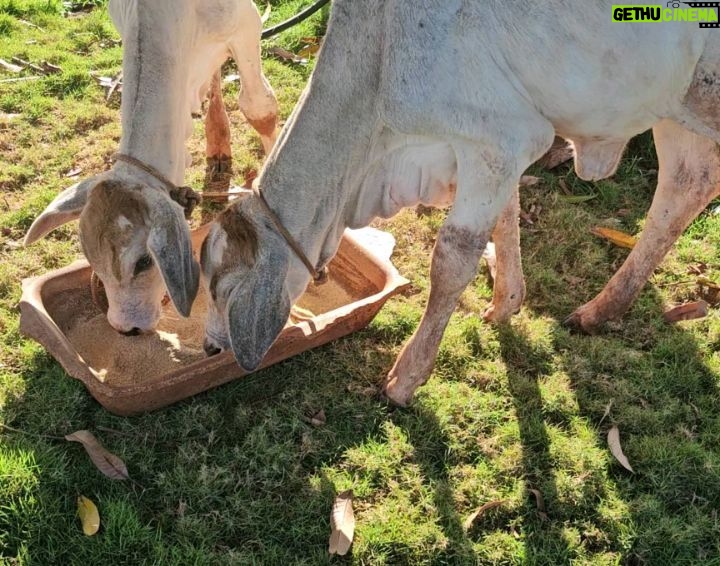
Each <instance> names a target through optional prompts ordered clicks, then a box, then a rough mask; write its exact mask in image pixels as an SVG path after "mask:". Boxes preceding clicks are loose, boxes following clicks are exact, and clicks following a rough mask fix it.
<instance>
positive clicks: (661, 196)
mask: <svg viewBox="0 0 720 566" xmlns="http://www.w3.org/2000/svg"><path fill="white" fill-rule="evenodd" d="M653 135H654V138H655V146H656V148H657V153H658V160H659V165H660V166H659V172H658V186H657V190H656V192H655V196H654V198H653V202H652V205H651V206H650V211H649V212H648V216H647V220H646V222H645V229H644V230H643V232H642V234H641V236H640V239H639V240H638V243H637V244H636V245H635V247H634V249H633V250H632V252H630V255H629V256H628V258H627V259H626V260H625V263H623V265H622V267H620V269H619V270H618V271H617V273H615V275H613V277H612V279H610V281H609V282H608V284H607V285H606V286H605V288H604V289H603V290H602V291H601V292H600V294H599V295H598V296H597V297H595V298H594V299H593V300H592V301H590V302H589V303H587V304H585V305H583V306H582V307H580V308H579V309H577V310H576V311H575V312H574V313H573V314H572V315H571V316H570V317H569V318H568V319H567V321H566V322H567V323H568V324H569V325H571V326H574V327H577V328H579V329H580V330H583V331H585V332H593V331H594V330H595V329H596V328H597V327H598V326H599V325H601V324H602V323H604V322H606V321H607V320H611V319H613V318H617V317H619V316H621V315H622V314H624V313H625V311H626V310H627V309H628V308H629V307H630V305H631V304H632V302H633V301H634V300H635V298H636V297H637V296H638V295H639V294H640V291H641V290H642V288H643V286H644V285H645V283H646V281H647V280H648V279H649V278H650V276H651V275H652V273H653V271H654V270H655V268H656V267H657V266H658V265H659V264H660V262H661V261H662V260H663V258H664V257H665V254H666V253H667V252H668V250H669V249H670V247H671V246H672V245H673V243H674V242H675V240H677V239H678V237H679V236H680V234H682V232H683V230H685V228H687V226H688V225H689V224H690V222H691V221H692V220H693V219H694V218H695V217H696V216H697V215H698V214H699V213H700V212H701V211H702V210H703V209H704V208H705V207H706V206H707V204H708V203H709V202H710V201H711V200H712V199H713V198H715V197H716V196H717V195H718V194H719V193H720V156H719V155H718V146H717V144H715V142H713V141H712V140H710V139H708V138H705V137H702V136H698V135H696V134H693V133H691V132H689V131H688V130H686V129H685V128H683V127H681V126H680V125H678V124H677V123H675V122H672V121H670V120H663V121H662V122H660V123H659V124H657V125H656V126H655V128H653Z"/></svg>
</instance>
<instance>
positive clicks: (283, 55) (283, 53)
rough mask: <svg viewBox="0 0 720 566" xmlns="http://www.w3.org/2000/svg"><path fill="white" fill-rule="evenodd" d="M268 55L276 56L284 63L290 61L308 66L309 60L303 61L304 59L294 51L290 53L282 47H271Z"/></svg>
mask: <svg viewBox="0 0 720 566" xmlns="http://www.w3.org/2000/svg"><path fill="white" fill-rule="evenodd" d="M268 53H270V54H271V55H274V56H275V57H278V58H279V59H283V60H284V61H290V62H292V63H299V64H300V65H306V64H307V59H303V58H302V57H299V56H298V55H296V54H295V53H293V52H292V51H288V50H287V49H283V48H282V47H278V46H275V47H271V48H270V49H268Z"/></svg>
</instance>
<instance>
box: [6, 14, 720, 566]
mask: <svg viewBox="0 0 720 566" xmlns="http://www.w3.org/2000/svg"><path fill="white" fill-rule="evenodd" d="M308 3H309V2H308V1H307V0H305V1H299V0H293V1H287V2H279V1H278V2H274V3H273V10H272V16H271V21H270V22H269V23H268V25H270V23H274V22H278V21H281V20H282V19H284V18H286V17H288V16H289V15H291V14H293V13H295V12H296V11H297V10H298V9H299V8H301V7H303V6H305V5H307V4H308ZM100 4H102V2H101V3H100ZM29 24H34V25H36V26H40V27H41V28H42V29H38V28H36V27H33V26H32V25H29ZM322 31H323V17H322V16H315V17H314V18H313V19H312V20H310V21H309V22H307V23H305V24H303V25H302V26H301V27H299V28H296V29H293V30H291V31H289V32H287V33H286V34H284V35H282V36H280V37H279V38H276V39H273V40H270V41H268V42H265V44H264V47H265V52H266V53H267V48H268V47H269V46H271V45H274V44H277V45H281V46H283V47H286V48H290V49H295V50H296V49H298V48H300V47H301V46H302V45H303V41H302V40H303V38H305V37H313V36H317V35H319V34H321V33H322ZM115 39H116V34H115V32H114V30H113V28H112V26H111V24H110V22H109V20H108V17H107V14H106V12H105V11H104V9H103V8H102V7H101V8H98V9H95V10H92V11H90V12H82V13H81V14H80V15H77V16H73V17H65V16H63V4H62V3H61V2H53V1H51V2H46V1H40V0H35V1H31V0H0V58H3V59H6V60H9V59H10V58H11V57H12V56H13V55H14V56H19V57H21V58H23V59H28V60H31V61H34V62H38V61H42V60H47V61H49V62H51V63H54V64H57V65H59V66H60V67H62V69H63V72H62V73H61V74H59V75H57V76H49V77H46V78H42V79H40V80H37V81H32V82H20V83H0V112H3V113H12V114H19V116H17V117H15V118H13V119H5V118H3V119H2V120H0V190H1V192H0V227H2V230H0V335H1V336H2V340H1V341H0V423H4V425H6V426H9V427H12V429H17V430H19V431H23V432H14V431H13V430H11V429H3V430H0V563H3V564H39V565H47V564H163V565H165V564H178V565H185V564H271V565H272V564H313V565H314V564H324V563H356V564H372V565H375V564H476V563H477V564H548V565H559V564H574V565H581V564H631V565H636V564H638V565H639V564H658V565H683V564H720V524H719V523H718V518H717V512H718V508H719V507H720V417H718V406H719V404H720V403H719V401H720V389H719V387H718V375H719V374H720V354H719V353H718V352H719V350H720V317H719V316H718V313H717V311H716V310H715V309H712V310H711V313H710V315H709V316H708V317H707V318H705V319H703V320H700V321H695V322H689V323H682V324H679V325H677V326H667V325H665V324H664V323H663V321H662V310H663V307H664V305H667V304H669V303H674V302H680V301H684V300H689V299H692V298H696V297H697V296H698V289H697V288H696V287H695V285H693V284H692V279H693V277H692V276H691V275H689V274H688V272H687V268H688V265H690V264H694V263H698V262H705V263H706V264H707V269H708V271H707V273H708V276H709V277H711V278H716V279H717V278H719V277H720V257H719V255H718V251H717V250H718V243H719V240H720V216H718V215H716V214H713V213H712V212H711V211H712V209H713V208H714V207H713V206H711V207H710V208H709V209H708V212H706V213H704V214H703V215H701V217H700V218H698V219H697V220H696V221H695V223H694V224H693V225H692V226H691V227H690V229H689V230H688V231H687V233H686V234H685V235H684V236H683V238H682V239H681V240H680V241H679V242H678V244H677V245H676V246H675V249H674V251H673V252H671V254H670V255H669V256H668V258H667V259H666V261H665V262H664V263H663V264H662V266H660V268H659V269H658V270H657V272H656V274H655V275H654V277H653V279H652V281H651V283H650V284H649V285H648V286H647V287H646V288H645V290H644V292H643V294H642V295H641V297H640V298H639V300H638V301H637V303H636V304H635V306H634V307H633V308H632V310H631V311H630V312H629V313H628V315H627V316H626V317H625V318H624V319H623V320H622V321H619V322H615V323H612V324H610V325H608V326H607V327H606V328H605V329H604V331H603V332H601V333H600V334H599V335H597V336H594V337H585V336H578V335H575V334H571V333H569V332H568V331H567V330H565V329H564V328H563V327H562V326H561V324H560V321H561V320H562V319H563V318H564V316H566V315H567V314H569V313H570V312H571V311H572V309H573V308H574V307H576V306H578V305H580V304H582V303H583V302H585V301H587V300H589V299H590V298H592V296H593V295H594V294H595V293H596V292H597V291H599V290H600V289H601V288H602V287H603V285H604V284H605V282H606V281H607V280H608V278H609V277H610V275H611V274H612V273H613V272H614V270H615V269H616V268H617V267H618V266H619V265H620V263H621V262H622V261H623V260H624V258H625V257H626V255H627V252H626V251H624V250H622V249H619V248H615V247H612V246H611V245H610V244H608V243H605V242H603V241H601V240H599V239H597V238H595V237H594V236H592V235H591V234H590V233H589V228H590V227H591V226H593V225H596V224H602V225H608V226H614V227H617V228H620V229H623V230H625V231H628V232H632V233H637V232H639V231H640V230H641V229H642V224H643V218H644V214H645V212H646V210H647V207H648V206H649V203H650V200H651V198H652V192H653V190H654V184H655V181H656V170H657V162H656V160H655V157H654V152H653V149H652V141H651V138H650V137H649V136H648V135H644V136H641V137H640V138H638V139H637V140H635V141H634V142H633V143H632V144H631V147H630V148H629V151H628V152H627V154H626V156H625V158H624V160H623V163H622V166H621V168H620V171H619V172H618V174H617V175H616V176H615V177H613V178H612V179H610V180H606V181H602V182H599V183H586V182H583V181H580V180H578V179H577V178H576V177H575V175H574V173H573V172H572V171H571V170H570V169H569V168H568V167H567V166H565V167H561V168H560V169H559V170H557V171H554V172H553V173H547V172H541V171H534V174H537V175H540V176H541V177H542V183H541V184H539V185H537V186H534V187H530V188H527V189H525V190H524V192H523V194H522V204H523V208H524V209H525V210H529V209H530V208H531V207H532V205H535V206H536V208H537V207H538V206H539V207H542V211H541V212H540V214H539V216H538V218H537V221H536V222H535V223H534V224H533V225H532V226H524V227H523V234H522V238H523V260H524V264H525V270H526V274H527V287H528V297H527V301H526V304H525V307H524V308H523V310H522V312H521V313H520V314H519V315H518V316H517V317H515V318H514V320H513V321H512V323H511V324H510V325H506V326H501V327H492V326H489V325H486V324H483V323H482V322H481V321H480V319H479V316H478V315H479V313H481V312H482V311H483V310H484V308H485V307H486V306H487V303H488V300H489V299H490V297H491V290H490V287H489V285H488V283H487V277H486V274H485V270H484V269H482V270H481V272H480V274H479V275H478V277H477V279H476V280H475V281H474V282H473V284H471V285H470V287H469V288H468V290H467V292H466V293H465V294H464V295H463V297H462V301H461V305H460V306H459V308H458V310H457V312H456V313H455V315H454V316H453V318H452V320H451V322H450V325H449V327H448V331H447V333H446V335H445V338H444V340H443V343H442V347H441V351H440V354H439V357H438V363H437V367H436V369H435V372H434V374H433V377H432V379H431V380H430V382H429V383H428V384H427V385H426V386H425V387H423V388H422V389H421V390H420V392H419V394H418V397H417V399H416V402H415V403H414V404H413V406H412V407H411V408H409V409H407V410H397V409H392V408H390V407H388V406H386V405H385V404H383V403H382V402H381V401H380V400H379V398H378V395H377V391H378V386H379V384H380V383H381V382H382V380H383V377H384V375H385V373H386V372H387V371H388V369H389V368H390V366H391V364H392V362H393V360H394V358H395V356H396V355H397V354H398V352H399V349H400V347H401V345H402V344H403V342H404V341H405V340H406V339H407V338H408V337H409V336H410V334H411V332H412V330H413V328H414V327H415V325H416V324H417V322H418V320H419V318H420V316H421V314H422V306H423V304H424V301H425V299H426V297H427V291H428V281H429V279H428V264H429V254H430V250H431V249H432V245H433V242H434V238H435V235H436V232H437V229H438V227H439V226H440V225H441V223H442V220H443V218H444V216H445V213H443V212H433V213H431V214H430V215H429V216H426V217H422V218H416V217H415V214H414V213H413V212H405V213H403V214H401V215H399V216H398V217H397V218H396V219H394V220H392V221H390V222H382V223H378V225H379V226H382V227H384V228H385V229H387V230H390V231H391V232H392V233H393V234H394V235H395V237H396V239H397V241H398V246H397V249H396V253H395V257H394V261H395V263H396V264H397V266H398V267H399V269H400V270H401V271H402V272H403V273H404V274H405V275H406V276H408V277H409V278H411V279H412V281H413V283H414V289H415V291H416V293H408V294H407V295H406V296H402V297H398V298H395V299H393V300H391V301H390V302H389V303H388V305H387V306H386V307H385V308H384V309H383V311H382V312H381V313H380V315H379V316H378V317H377V318H376V319H375V321H374V322H373V323H372V324H371V325H370V326H369V327H368V328H367V329H366V330H364V331H361V332H359V333H357V334H354V335H352V336H350V337H348V338H345V339H343V340H339V341H337V342H335V343H333V344H330V345H328V346H325V347H323V348H319V349H317V350H314V351H311V352H307V353H305V354H303V355H300V356H297V357H295V358H293V359H291V360H289V361H286V362H284V363H281V364H278V365H277V366H274V367H273V368H270V369H268V370H265V371H262V372H259V373H258V374H255V375H253V376H251V377H248V378H246V379H243V380H241V381H238V382H235V383H231V384H228V385H226V386H223V387H221V388H220V389H218V390H215V391H211V392H209V393H206V394H203V395H199V396H197V397H195V398H193V399H189V400H187V401H184V402H182V403H179V404H177V405H175V406H173V407H171V408H168V409H165V410H162V411H156V412H154V413H151V414H146V415H142V416H137V417H132V418H121V417H116V416H113V415H111V414H109V413H108V412H107V411H105V410H104V409H102V408H101V407H100V406H99V405H98V404H97V403H96V402H95V401H94V400H93V399H92V398H91V397H90V396H89V395H88V393H87V392H86V391H85V389H84V388H83V386H82V385H81V384H80V383H79V382H77V381H75V380H72V379H70V378H68V376H67V375H66V374H65V373H64V371H63V370H62V368H61V367H60V366H59V365H58V364H57V363H56V362H55V361H53V360H52V359H51V358H50V357H49V356H48V355H47V354H46V353H45V352H44V351H43V350H42V348H40V347H39V346H38V345H37V344H35V343H34V342H32V341H29V340H26V339H24V338H23V337H21V336H20V334H19V330H18V319H19V313H18V309H17V303H18V300H19V298H20V280H21V279H22V278H23V277H28V276H32V275H36V274H39V273H42V272H44V271H46V270H48V269H54V268H57V267H60V266H63V265H66V264H68V263H69V262H70V261H72V260H73V259H74V258H76V257H78V256H79V254H80V249H79V245H78V240H77V236H76V226H74V225H71V226H67V227H64V228H62V229H60V230H58V231H56V232H55V233H53V234H52V235H51V236H50V237H49V238H48V239H46V240H45V241H43V242H40V243H38V244H36V245H34V246H33V247H31V248H29V249H27V250H25V249H22V248H20V247H19V245H18V244H19V242H20V241H21V239H22V236H23V233H24V231H25V230H26V229H27V228H28V226H29V224H30V222H31V221H32V219H33V218H34V217H35V216H36V215H37V214H38V213H39V212H40V211H41V210H42V208H43V207H44V206H45V205H46V204H47V203H48V202H49V200H50V199H51V198H52V197H53V196H54V195H55V194H56V193H57V192H58V191H59V190H60V189H62V188H64V187H65V186H67V185H68V184H70V183H71V182H72V181H71V180H70V179H67V178H65V176H64V175H65V174H66V173H67V172H68V171H70V170H71V169H74V168H77V167H80V168H82V169H83V173H82V175H91V174H94V173H98V172H100V171H102V170H104V169H105V168H106V167H107V166H108V158H109V156H110V155H111V154H112V153H113V152H114V151H115V149H116V147H117V142H118V139H119V135H120V130H119V117H118V102H117V100H116V99H113V100H111V101H110V103H106V102H105V100H104V92H103V91H102V89H101V88H100V87H99V86H98V85H97V83H96V81H95V79H93V78H92V77H91V75H90V71H92V72H93V73H96V74H98V75H104V76H114V75H115V74H116V73H117V72H118V71H119V69H120V66H121V56H122V54H121V47H120V46H119V45H118V44H117V42H116V41H115ZM264 65H265V70H266V72H267V74H268V77H269V80H270V81H271V83H272V84H273V86H274V88H275V89H276V91H277V94H278V97H279V99H280V102H281V108H282V114H283V117H286V116H287V115H288V114H289V112H290V110H291V109H292V106H293V104H294V102H295V100H297V97H298V96H299V93H300V91H301V89H302V87H303V85H304V84H305V81H306V80H307V78H308V76H309V73H310V71H311V67H312V63H311V64H310V65H308V66H306V67H304V66H298V65H289V64H288V63H286V62H282V61H278V60H275V59H272V58H266V59H265V61H264ZM228 71H229V72H230V71H231V65H229V68H228ZM30 73H31V72H30V71H28V72H25V73H24V74H30ZM8 76H9V75H7V74H0V79H3V78H8ZM237 88H238V86H237V84H236V83H232V84H228V85H226V86H225V95H226V103H227V105H228V107H229V109H230V113H231V121H232V123H233V150H234V152H235V156H234V157H235V171H236V177H237V179H238V180H239V181H241V180H242V179H243V177H245V176H246V175H249V174H250V173H251V172H252V171H254V170H256V169H257V168H258V167H259V165H260V160H261V157H262V155H261V151H260V143H259V139H258V138H257V136H256V135H255V133H254V132H252V131H251V130H249V129H248V128H247V127H246V125H245V123H244V120H243V119H242V117H241V116H240V114H239V112H238V109H237V97H236V95H237ZM202 131H203V126H202V121H201V120H198V121H197V122H196V135H194V136H193V138H192V140H191V144H190V147H191V151H192V154H193V157H194V165H193V167H192V169H191V170H190V172H189V175H188V179H189V180H190V181H191V182H192V183H193V184H195V185H199V184H200V183H201V181H202V178H203V169H204V155H203V146H204V140H203V138H202ZM561 180H562V181H563V184H564V185H565V187H567V189H568V190H569V191H571V192H572V194H574V195H594V196H595V198H594V199H592V200H590V201H587V202H583V203H577V204H572V203H569V202H567V200H565V199H563V198H562V196H561V195H562V194H563V188H562V187H561V183H560V181H561ZM688 280H690V281H691V283H689V284H688V283H684V282H687V281H688ZM609 404H611V406H610V411H609V414H608V415H607V416H606V417H604V414H605V412H606V408H607V407H608V405H609ZM320 409H323V410H324V411H325V414H326V416H327V424H326V425H325V426H322V427H318V428H314V427H312V426H311V425H309V424H307V417H308V416H311V415H313V414H315V413H316V412H317V411H318V410H320ZM613 424H616V425H618V427H619V428H620V431H621V439H622V443H623V448H624V451H625V453H626V455H627V456H628V458H629V460H630V462H631V463H632V465H633V467H634V469H635V473H634V474H630V473H628V472H626V471H625V470H623V469H622V468H621V467H620V466H619V464H617V463H616V462H615V461H614V459H613V457H612V456H611V455H610V453H609V451H608V450H607V447H606V442H605V438H606V434H607V431H608V429H609V428H610V427H611V426H612V425H613ZM78 429H89V430H91V431H93V432H95V434H96V435H97V436H98V437H99V438H100V440H101V441H102V442H103V443H104V444H105V446H106V447H107V448H108V449H109V450H111V451H112V452H114V453H116V454H118V455H119V456H121V457H122V458H123V459H124V460H125V462H126V463H127V465H128V468H129V471H130V474H131V476H132V477H133V478H134V480H135V482H136V483H134V484H130V483H119V482H112V481H110V480H108V479H106V478H104V477H103V476H101V475H100V474H99V473H98V472H97V471H96V470H95V469H94V467H93V466H92V464H91V463H90V462H89V460H88V459H87V457H86V455H85V454H84V452H83V451H82V448H81V447H80V446H79V445H77V444H71V443H67V442H64V441H61V440H57V439H54V438H50V437H61V436H63V435H65V434H68V433H70V432H72V431H74V430H78ZM348 488H352V489H353V490H354V492H355V497H356V499H355V515H356V518H357V529H356V539H355V543H354V546H353V550H352V555H351V556H350V557H348V558H345V559H339V558H329V557H328V556H327V539H328V534H329V514H330V508H331V505H332V501H333V498H334V495H335V494H336V493H338V492H340V491H342V490H345V489H348ZM533 489H535V490H539V491H540V492H541V493H542V495H543V497H544V500H545V505H546V516H545V517H543V516H541V515H540V514H539V513H538V510H537V508H536V505H535V499H534V496H533V495H532V492H531V491H530V490H533ZM78 494H83V495H85V496H87V497H90V498H91V499H92V500H93V501H95V503H96V504H97V505H98V508H99V510H100V515H101V521H102V527H101V530H100V532H99V533H98V534H97V535H96V536H95V537H92V538H88V537H85V536H84V535H83V534H82V531H81V528H80V524H79V520H78V518H77V517H76V511H75V500H76V497H77V495H78ZM493 500H506V503H505V504H504V505H503V506H501V507H499V508H496V509H494V510H491V511H488V512H487V513H486V514H484V515H483V516H481V517H479V518H478V519H477V520H476V521H475V523H474V525H473V526H472V528H471V529H470V530H469V531H467V532H465V531H464V530H463V526H462V525H463V522H464V520H465V518H466V517H467V516H468V515H469V514H470V513H471V512H472V511H473V510H475V509H477V508H478V507H479V506H480V505H482V504H484V503H486V502H488V501H493Z"/></svg>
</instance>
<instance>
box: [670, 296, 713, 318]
mask: <svg viewBox="0 0 720 566" xmlns="http://www.w3.org/2000/svg"><path fill="white" fill-rule="evenodd" d="M709 306H710V305H708V304H707V303H706V302H705V301H695V302H692V303H686V304H684V305H680V306H677V307H675V308H672V309H670V310H668V311H665V313H664V314H663V318H664V319H665V322H670V323H673V322H679V321H681V320H692V319H694V318H703V317H706V316H707V314H708V308H709Z"/></svg>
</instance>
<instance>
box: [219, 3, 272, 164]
mask: <svg viewBox="0 0 720 566" xmlns="http://www.w3.org/2000/svg"><path fill="white" fill-rule="evenodd" d="M247 4H248V6H249V8H248V9H247V10H244V11H243V18H244V19H243V22H242V23H243V25H242V26H241V33H240V34H238V35H237V36H235V37H234V38H232V39H231V40H230V50H231V51H232V55H233V59H235V63H236V64H237V67H238V72H239V73H240V80H241V81H242V90H241V92H240V99H239V104H240V110H241V111H242V113H243V114H244V115H245V118H247V121H248V122H249V123H250V125H251V126H252V127H253V128H254V129H255V131H256V132H257V133H258V134H259V135H260V139H261V141H262V144H263V149H264V150H265V153H266V154H267V153H270V150H271V149H272V147H273V145H274V144H275V138H276V137H277V131H276V130H277V114H278V104H277V99H276V98H275V93H274V92H273V90H272V88H271V87H270V83H268V81H267V79H266V78H265V75H263V72H262V66H261V61H260V34H261V33H262V22H261V20H260V14H258V11H257V9H256V8H255V7H254V5H253V4H252V2H247Z"/></svg>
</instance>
